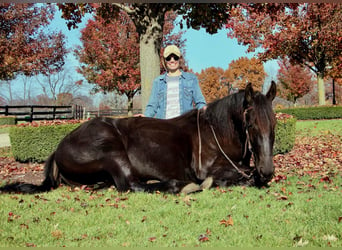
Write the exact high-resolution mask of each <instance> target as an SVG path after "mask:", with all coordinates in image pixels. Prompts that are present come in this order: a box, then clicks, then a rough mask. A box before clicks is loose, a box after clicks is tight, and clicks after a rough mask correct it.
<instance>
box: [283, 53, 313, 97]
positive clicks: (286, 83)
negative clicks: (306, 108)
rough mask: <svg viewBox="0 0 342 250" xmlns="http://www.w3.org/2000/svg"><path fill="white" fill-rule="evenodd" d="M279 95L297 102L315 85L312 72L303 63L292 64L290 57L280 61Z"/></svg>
mask: <svg viewBox="0 0 342 250" xmlns="http://www.w3.org/2000/svg"><path fill="white" fill-rule="evenodd" d="M278 64H279V66H280V69H279V71H278V81H279V84H278V86H279V88H278V89H279V95H280V96H281V97H282V98H285V99H287V100H289V101H292V102H294V103H296V101H297V99H298V98H301V97H303V96H304V95H306V94H307V93H309V92H310V91H311V89H312V86H313V85H314V81H313V76H312V73H311V72H310V70H309V69H308V68H306V67H305V68H304V67H303V66H301V65H292V64H291V63H290V61H289V60H288V59H285V60H282V61H280V62H278Z"/></svg>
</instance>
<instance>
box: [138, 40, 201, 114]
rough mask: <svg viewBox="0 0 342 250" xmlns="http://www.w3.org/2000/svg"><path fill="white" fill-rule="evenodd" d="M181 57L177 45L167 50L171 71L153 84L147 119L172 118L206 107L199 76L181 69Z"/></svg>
mask: <svg viewBox="0 0 342 250" xmlns="http://www.w3.org/2000/svg"><path fill="white" fill-rule="evenodd" d="M181 57H182V54H181V52H180V50H179V48H178V47H177V46H175V45H169V46H167V47H166V48H165V50H164V53H163V59H162V60H163V65H164V66H165V68H166V71H167V72H166V73H165V74H162V75H160V76H158V77H157V78H156V79H155V80H154V81H153V85H152V90H151V95H150V99H149V102H148V104H147V106H146V109H145V113H144V115H145V116H147V117H154V118H159V119H170V118H173V117H176V116H179V115H181V114H183V113H185V112H187V111H189V110H191V109H193V108H197V109H200V108H203V107H204V106H205V105H206V102H205V99H204V96H203V94H202V91H201V89H200V87H199V84H198V79H197V77H196V75H194V74H192V73H188V72H184V71H183V70H181V67H180V59H181Z"/></svg>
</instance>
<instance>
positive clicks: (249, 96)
mask: <svg viewBox="0 0 342 250" xmlns="http://www.w3.org/2000/svg"><path fill="white" fill-rule="evenodd" d="M253 98H254V90H253V87H252V84H251V83H248V84H247V86H246V88H245V101H246V102H247V103H248V104H249V105H252V102H253Z"/></svg>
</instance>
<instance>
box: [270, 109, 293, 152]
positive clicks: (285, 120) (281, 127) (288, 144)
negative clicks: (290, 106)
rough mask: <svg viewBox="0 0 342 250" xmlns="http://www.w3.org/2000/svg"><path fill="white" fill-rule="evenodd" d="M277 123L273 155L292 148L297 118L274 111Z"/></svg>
mask: <svg viewBox="0 0 342 250" xmlns="http://www.w3.org/2000/svg"><path fill="white" fill-rule="evenodd" d="M276 117H277V125H276V129H275V141H274V147H273V155H277V154H285V153H287V152H289V151H291V150H292V148H293V146H294V144H295V137H296V121H297V119H296V118H295V117H293V116H292V115H289V114H283V113H276Z"/></svg>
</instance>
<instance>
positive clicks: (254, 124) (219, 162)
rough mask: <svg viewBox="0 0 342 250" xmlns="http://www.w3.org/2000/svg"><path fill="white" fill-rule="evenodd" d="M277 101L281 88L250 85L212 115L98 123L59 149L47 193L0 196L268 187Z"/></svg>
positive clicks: (23, 187)
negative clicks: (77, 187)
mask: <svg viewBox="0 0 342 250" xmlns="http://www.w3.org/2000/svg"><path fill="white" fill-rule="evenodd" d="M275 95H276V85H275V83H274V82H272V84H271V87H270V89H269V91H268V92H267V94H266V95H263V94H261V93H260V92H257V91H256V92H255V91H254V90H253V88H252V86H251V84H248V85H247V86H246V88H245V89H244V90H240V91H239V92H238V93H235V94H232V95H229V96H227V97H225V98H222V99H220V100H217V101H215V102H212V103H210V104H208V106H207V108H206V109H205V110H203V109H202V110H195V109H194V110H192V111H190V112H188V113H186V114H184V115H181V116H179V117H176V118H173V119H169V120H160V119H153V118H147V117H130V118H121V119H111V118H105V117H100V118H94V119H92V120H90V121H87V122H85V123H83V124H82V125H81V126H80V127H78V128H77V129H75V130H74V131H72V132H71V133H70V134H68V135H67V136H66V137H65V138H64V139H63V140H62V141H61V142H60V144H59V145H58V147H57V149H56V151H55V152H53V153H52V154H51V156H50V157H49V158H48V159H47V161H46V164H45V179H44V181H43V182H42V184H41V185H33V184H28V183H14V184H9V185H6V186H3V187H1V188H0V191H2V192H22V193H37V192H45V191H50V190H51V189H55V188H57V187H58V186H59V185H60V183H61V182H64V183H66V184H73V185H74V184H85V185H90V184H95V183H102V184H108V185H115V186H116V188H117V190H118V191H127V190H132V191H146V192H154V191H157V190H158V191H162V192H170V193H178V192H180V191H181V190H184V188H185V189H187V187H189V185H190V186H191V185H192V187H191V188H190V190H191V191H193V187H195V190H196V187H199V184H201V183H203V181H204V180H205V182H206V183H205V185H204V186H206V187H210V186H211V185H214V186H229V185H248V186H262V185H266V184H267V182H268V181H270V180H271V179H272V177H273V173H274V165H273V143H274V136H275V135H274V129H275V124H276V120H275V115H274V112H273V110H272V100H273V99H274V97H275ZM252 155H253V158H254V159H253V160H254V164H253V165H254V166H250V161H251V158H252ZM149 180H157V181H155V182H152V183H151V182H149ZM202 185H203V184H202ZM201 187H202V186H201ZM187 191H189V190H187Z"/></svg>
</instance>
